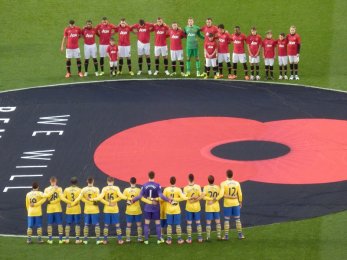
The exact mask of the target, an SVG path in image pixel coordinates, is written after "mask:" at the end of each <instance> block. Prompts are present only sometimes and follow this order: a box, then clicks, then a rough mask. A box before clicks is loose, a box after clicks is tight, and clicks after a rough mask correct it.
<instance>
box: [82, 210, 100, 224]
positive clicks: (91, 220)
mask: <svg viewBox="0 0 347 260" xmlns="http://www.w3.org/2000/svg"><path fill="white" fill-rule="evenodd" d="M84 224H85V225H96V224H99V213H95V214H84Z"/></svg>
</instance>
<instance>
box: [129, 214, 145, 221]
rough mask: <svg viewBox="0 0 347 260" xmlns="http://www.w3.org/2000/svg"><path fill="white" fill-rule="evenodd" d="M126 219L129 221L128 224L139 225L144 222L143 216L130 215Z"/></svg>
mask: <svg viewBox="0 0 347 260" xmlns="http://www.w3.org/2000/svg"><path fill="white" fill-rule="evenodd" d="M125 219H126V221H127V223H134V222H135V223H137V222H141V221H142V215H141V214H139V215H128V214H125Z"/></svg>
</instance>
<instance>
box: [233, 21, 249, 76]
mask: <svg viewBox="0 0 347 260" xmlns="http://www.w3.org/2000/svg"><path fill="white" fill-rule="evenodd" d="M231 40H232V42H233V43H234V51H233V71H234V74H233V75H232V77H231V79H236V78H237V63H238V62H240V63H242V64H243V69H244V71H245V80H249V76H248V68H247V59H246V53H245V42H246V41H247V37H246V35H244V34H243V33H241V28H240V26H235V28H234V33H233V34H232V35H231Z"/></svg>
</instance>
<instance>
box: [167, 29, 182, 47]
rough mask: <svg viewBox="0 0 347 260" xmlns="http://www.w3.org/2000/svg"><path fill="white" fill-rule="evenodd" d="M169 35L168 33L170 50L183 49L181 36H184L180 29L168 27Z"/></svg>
mask: <svg viewBox="0 0 347 260" xmlns="http://www.w3.org/2000/svg"><path fill="white" fill-rule="evenodd" d="M169 35H170V50H172V51H179V50H183V47H182V38H184V36H185V34H184V32H183V31H182V30H180V29H177V30H174V29H170V30H169Z"/></svg>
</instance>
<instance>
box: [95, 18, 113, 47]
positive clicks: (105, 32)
mask: <svg viewBox="0 0 347 260" xmlns="http://www.w3.org/2000/svg"><path fill="white" fill-rule="evenodd" d="M115 30H116V26H115V25H113V24H110V23H109V24H106V25H103V24H102V23H101V24H98V25H97V26H96V31H97V35H98V36H99V37H100V40H99V43H100V44H101V45H109V44H110V39H111V36H112V35H113V34H114V31H115Z"/></svg>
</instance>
